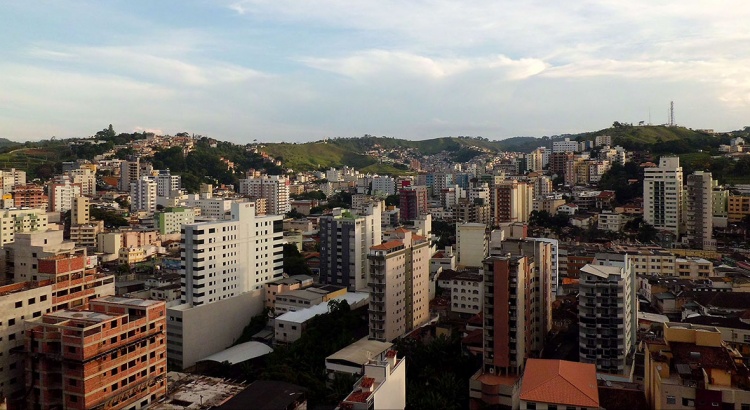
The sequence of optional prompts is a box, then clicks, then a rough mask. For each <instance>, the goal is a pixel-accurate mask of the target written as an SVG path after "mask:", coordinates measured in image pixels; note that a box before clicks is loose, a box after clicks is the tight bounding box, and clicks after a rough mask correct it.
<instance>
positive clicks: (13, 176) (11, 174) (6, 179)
mask: <svg viewBox="0 0 750 410" xmlns="http://www.w3.org/2000/svg"><path fill="white" fill-rule="evenodd" d="M0 183H2V189H3V193H5V194H9V193H10V192H11V191H12V190H13V187H14V186H16V185H26V171H21V170H17V169H15V168H11V169H6V170H0Z"/></svg>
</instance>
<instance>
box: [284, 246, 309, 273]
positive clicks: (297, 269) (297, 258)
mask: <svg viewBox="0 0 750 410" xmlns="http://www.w3.org/2000/svg"><path fill="white" fill-rule="evenodd" d="M284 272H285V273H286V274H287V275H289V276H294V275H312V271H311V270H310V267H309V266H307V263H305V258H304V257H303V256H302V254H300V253H299V250H298V249H297V245H295V244H291V243H285V244H284Z"/></svg>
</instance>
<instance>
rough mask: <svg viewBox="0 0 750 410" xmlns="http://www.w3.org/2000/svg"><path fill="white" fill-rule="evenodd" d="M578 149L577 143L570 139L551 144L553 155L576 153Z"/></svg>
mask: <svg viewBox="0 0 750 410" xmlns="http://www.w3.org/2000/svg"><path fill="white" fill-rule="evenodd" d="M578 147H579V145H578V141H571V140H570V138H565V139H564V140H562V141H553V142H552V152H553V153H565V152H577V151H579V149H578Z"/></svg>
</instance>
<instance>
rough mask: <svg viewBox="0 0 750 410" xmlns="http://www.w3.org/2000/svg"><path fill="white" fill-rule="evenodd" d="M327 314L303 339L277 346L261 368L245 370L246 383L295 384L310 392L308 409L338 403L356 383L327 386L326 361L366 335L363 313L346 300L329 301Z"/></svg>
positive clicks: (315, 321)
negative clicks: (257, 380)
mask: <svg viewBox="0 0 750 410" xmlns="http://www.w3.org/2000/svg"><path fill="white" fill-rule="evenodd" d="M328 308H329V312H330V313H329V314H327V315H320V316H316V317H314V318H312V319H311V320H310V321H309V322H308V326H307V329H306V330H305V331H304V332H303V333H302V337H301V338H300V339H299V340H297V341H296V342H294V343H292V344H290V345H287V346H276V347H275V350H274V351H273V353H271V354H269V355H268V357H267V360H266V365H265V366H264V367H263V368H257V369H247V370H248V373H247V374H246V377H247V378H248V380H254V379H265V380H280V381H285V382H289V383H294V384H297V385H300V386H302V387H305V388H307V389H309V391H310V394H309V396H308V398H309V406H311V407H314V406H315V405H319V404H338V403H339V402H340V401H341V400H342V399H343V398H344V396H345V395H346V394H347V393H349V392H350V391H351V389H352V387H353V384H354V382H355V380H353V379H352V378H343V380H334V382H333V383H332V386H330V387H328V386H326V379H327V375H326V369H325V358H326V357H328V356H330V355H331V354H333V353H335V352H337V351H338V350H340V349H343V348H344V347H346V346H348V345H349V344H351V343H353V342H355V341H356V340H358V339H360V338H362V337H364V336H365V335H366V334H367V317H366V311H365V310H363V309H358V310H356V311H353V310H351V308H350V307H349V304H348V303H346V302H345V301H343V302H338V301H330V302H328Z"/></svg>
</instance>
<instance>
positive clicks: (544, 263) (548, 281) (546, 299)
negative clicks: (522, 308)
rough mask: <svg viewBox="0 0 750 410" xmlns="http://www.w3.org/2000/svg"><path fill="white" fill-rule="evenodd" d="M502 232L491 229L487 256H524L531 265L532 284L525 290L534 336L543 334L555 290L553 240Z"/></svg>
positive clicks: (555, 266)
mask: <svg viewBox="0 0 750 410" xmlns="http://www.w3.org/2000/svg"><path fill="white" fill-rule="evenodd" d="M503 236H504V235H502V231H500V230H494V231H492V234H491V240H490V256H500V257H503V256H506V257H507V256H511V257H513V256H515V257H520V256H526V257H529V258H530V260H531V262H532V265H531V268H530V269H531V275H532V278H533V279H532V281H531V283H532V285H531V288H529V289H527V291H528V292H530V294H531V295H532V299H531V300H532V302H530V303H531V305H532V306H533V313H532V315H533V317H532V320H531V323H533V325H534V326H535V327H534V328H533V329H532V332H533V333H534V334H537V335H539V334H542V335H543V334H546V333H547V332H548V331H549V330H550V329H551V328H552V301H553V300H554V295H555V292H556V291H557V277H558V273H557V270H558V266H557V265H558V258H557V252H558V250H557V240H554V239H546V238H525V237H524V238H522V239H516V238H508V239H505V238H504V237H503Z"/></svg>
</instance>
